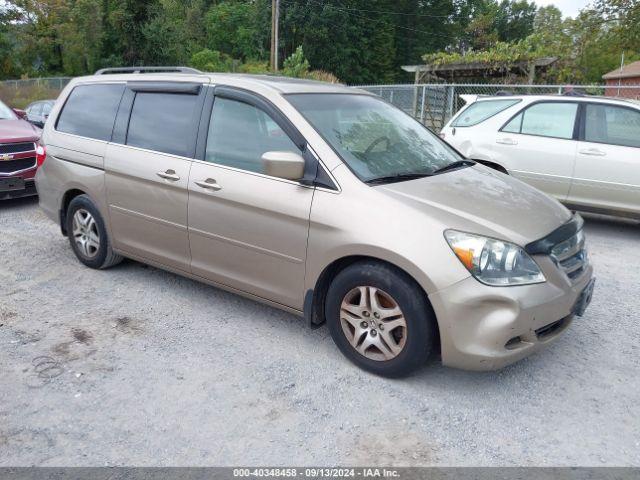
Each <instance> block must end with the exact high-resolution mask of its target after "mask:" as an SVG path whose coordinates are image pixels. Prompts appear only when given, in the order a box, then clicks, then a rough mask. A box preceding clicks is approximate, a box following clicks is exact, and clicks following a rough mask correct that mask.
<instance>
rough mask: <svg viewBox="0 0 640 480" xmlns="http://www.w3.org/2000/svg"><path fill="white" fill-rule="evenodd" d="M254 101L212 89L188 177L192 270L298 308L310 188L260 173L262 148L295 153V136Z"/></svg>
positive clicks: (302, 280)
mask: <svg viewBox="0 0 640 480" xmlns="http://www.w3.org/2000/svg"><path fill="white" fill-rule="evenodd" d="M216 92H218V90H216ZM259 100H260V99H258V98H256V99H255V102H254V101H252V99H251V97H250V96H249V95H247V94H244V95H242V96H241V97H240V99H239V98H235V97H234V95H233V93H232V92H227V93H226V94H225V96H223V95H219V94H216V97H215V101H214V104H213V108H212V112H211V116H210V119H207V120H210V121H209V127H208V133H207V136H206V151H205V152H204V153H203V155H202V160H201V161H197V160H196V161H194V162H193V166H192V168H191V175H190V178H189V241H190V246H191V256H192V260H191V269H192V272H193V273H194V274H196V275H199V276H202V277H205V278H207V279H210V280H212V281H214V282H217V283H221V284H223V285H226V286H229V287H232V288H235V289H238V290H242V291H244V292H248V293H251V294H253V295H257V296H260V297H263V298H267V299H269V300H271V301H275V302H277V303H281V304H283V305H287V306H289V307H292V308H297V309H302V304H303V296H304V273H305V259H306V249H307V236H308V232H309V213H310V210H311V201H312V198H313V193H314V189H313V188H312V187H307V186H303V185H301V184H300V183H298V182H294V181H290V180H283V179H279V178H274V177H269V176H267V175H264V174H263V171H264V170H263V165H262V161H261V156H262V155H263V154H264V153H265V152H268V151H291V152H297V153H300V143H299V142H298V143H295V142H294V141H293V140H291V138H290V136H289V135H288V134H287V133H285V129H283V128H281V126H280V125H279V123H280V124H282V121H283V120H282V118H281V117H280V116H279V114H278V113H277V112H274V111H271V112H269V113H267V111H265V109H264V108H262V106H263V104H262V103H261V102H260V101H259Z"/></svg>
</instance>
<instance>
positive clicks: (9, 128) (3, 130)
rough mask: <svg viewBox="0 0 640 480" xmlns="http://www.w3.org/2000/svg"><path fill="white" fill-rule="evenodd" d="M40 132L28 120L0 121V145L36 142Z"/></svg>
mask: <svg viewBox="0 0 640 480" xmlns="http://www.w3.org/2000/svg"><path fill="white" fill-rule="evenodd" d="M38 138H40V130H38V129H37V128H36V127H34V126H33V125H31V124H30V123H29V122H27V121H26V120H17V119H16V120H13V119H9V120H0V143H14V142H28V141H36V140H37V139H38Z"/></svg>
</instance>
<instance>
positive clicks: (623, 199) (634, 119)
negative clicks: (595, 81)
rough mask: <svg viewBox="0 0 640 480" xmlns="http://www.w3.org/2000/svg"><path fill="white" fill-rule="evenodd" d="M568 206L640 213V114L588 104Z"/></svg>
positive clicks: (619, 108)
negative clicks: (569, 204) (570, 204)
mask: <svg viewBox="0 0 640 480" xmlns="http://www.w3.org/2000/svg"><path fill="white" fill-rule="evenodd" d="M583 128H584V130H583V132H581V135H580V137H581V141H580V142H579V143H578V156H577V161H576V170H575V178H574V181H573V185H572V186H571V193H570V195H569V199H568V200H569V202H570V203H572V204H575V205H577V206H580V205H584V206H589V207H594V208H602V209H604V210H605V211H606V210H616V211H628V212H633V213H635V214H639V213H640V110H637V109H635V108H632V107H626V106H617V105H607V104H600V103H587V104H586V105H585V106H584V127H583Z"/></svg>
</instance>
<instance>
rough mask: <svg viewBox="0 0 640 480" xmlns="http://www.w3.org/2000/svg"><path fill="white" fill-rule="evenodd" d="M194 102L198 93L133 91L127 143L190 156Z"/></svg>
mask: <svg viewBox="0 0 640 480" xmlns="http://www.w3.org/2000/svg"><path fill="white" fill-rule="evenodd" d="M197 105H198V96H197V95H185V94H177V93H142V92H140V93H138V94H136V98H135V100H134V102H133V108H132V110H131V118H130V120H129V130H128V132H127V142H126V143H127V145H131V146H134V147H140V148H146V149H149V150H155V151H158V152H163V153H169V154H172V155H180V156H183V157H190V156H191V155H192V152H193V148H194V145H193V137H194V135H193V131H192V128H193V127H192V118H193V115H194V113H195V108H196V106H197Z"/></svg>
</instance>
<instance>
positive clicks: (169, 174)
mask: <svg viewBox="0 0 640 480" xmlns="http://www.w3.org/2000/svg"><path fill="white" fill-rule="evenodd" d="M156 175H158V176H159V177H160V178H164V179H165V180H171V181H172V182H175V181H177V180H180V177H179V176H178V175H176V171H175V170H171V169H169V170H165V171H164V172H158V173H156Z"/></svg>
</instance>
